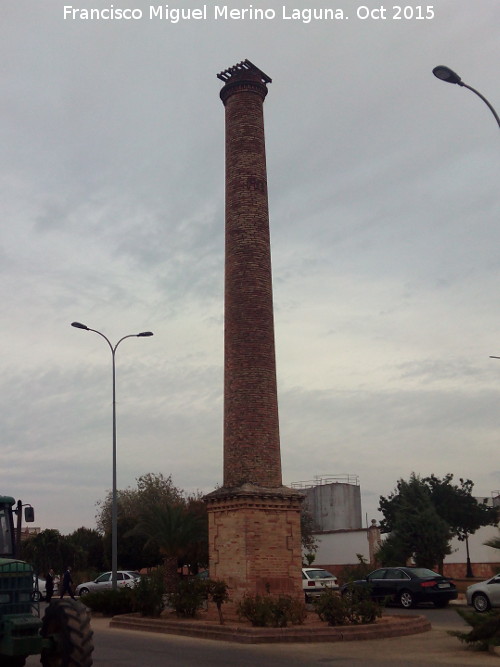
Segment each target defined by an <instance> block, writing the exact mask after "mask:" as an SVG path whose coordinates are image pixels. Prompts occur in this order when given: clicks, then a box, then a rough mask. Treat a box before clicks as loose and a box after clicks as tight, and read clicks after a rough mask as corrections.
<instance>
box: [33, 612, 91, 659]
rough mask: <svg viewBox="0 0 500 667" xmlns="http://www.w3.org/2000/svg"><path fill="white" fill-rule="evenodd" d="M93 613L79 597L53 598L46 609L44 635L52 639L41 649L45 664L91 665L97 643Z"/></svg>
mask: <svg viewBox="0 0 500 667" xmlns="http://www.w3.org/2000/svg"><path fill="white" fill-rule="evenodd" d="M93 634H94V633H93V632H92V630H91V629H90V616H89V613H88V611H87V608H86V607H85V605H83V604H82V603H81V602H79V601H77V600H72V599H69V600H54V601H52V602H51V603H50V605H49V606H48V607H47V609H46V611H45V616H44V617H43V621H42V637H44V638H49V639H51V646H50V648H44V649H42V655H41V658H40V662H41V663H42V665H43V667H91V665H92V664H93V661H92V651H93V650H94V644H93V641H92V635H93Z"/></svg>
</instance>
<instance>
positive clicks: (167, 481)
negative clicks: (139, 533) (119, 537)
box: [96, 473, 186, 533]
mask: <svg viewBox="0 0 500 667" xmlns="http://www.w3.org/2000/svg"><path fill="white" fill-rule="evenodd" d="M135 481H136V483H137V488H136V489H131V488H130V487H129V488H127V489H124V490H117V492H116V496H117V506H118V518H120V516H121V517H125V516H126V517H128V518H134V519H136V520H137V519H139V517H140V514H141V507H142V506H143V505H155V504H158V503H161V502H164V503H168V504H170V503H172V502H173V503H177V502H182V501H183V500H184V499H185V496H186V494H185V493H184V491H183V490H182V489H178V488H177V487H175V486H174V484H173V482H172V476H171V475H169V476H168V477H164V476H163V474H162V473H157V474H155V473H147V474H146V475H141V476H140V477H137V479H136V480H135ZM112 502H113V494H112V492H111V491H108V493H107V495H106V497H105V498H104V500H98V501H97V503H96V507H97V514H96V523H97V530H99V532H101V533H111V507H112Z"/></svg>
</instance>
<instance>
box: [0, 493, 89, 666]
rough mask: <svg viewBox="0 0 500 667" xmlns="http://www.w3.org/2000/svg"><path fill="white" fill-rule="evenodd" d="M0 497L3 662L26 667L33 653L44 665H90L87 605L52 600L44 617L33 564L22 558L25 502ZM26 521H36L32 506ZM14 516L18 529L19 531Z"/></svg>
mask: <svg viewBox="0 0 500 667" xmlns="http://www.w3.org/2000/svg"><path fill="white" fill-rule="evenodd" d="M15 504H16V501H15V500H14V498H11V497H10V496H0V665H1V667H23V665H25V664H26V658H27V657H28V656H30V655H40V662H41V663H42V665H43V666H44V667H90V665H92V651H93V650H94V645H93V642H92V634H93V633H92V630H91V629H90V616H89V613H88V611H87V609H86V607H85V606H84V605H83V604H82V603H81V602H79V601H77V600H73V599H71V598H70V599H61V600H59V599H57V600H53V601H51V602H50V604H49V605H47V608H46V610H45V615H44V617H43V619H41V618H40V603H39V602H38V600H36V601H35V599H36V598H37V597H38V596H36V595H34V593H35V592H36V586H35V584H34V573H33V568H32V567H31V565H29V564H28V563H24V562H23V561H20V560H17V558H16V554H17V553H18V552H19V545H20V541H21V522H22V510H23V505H22V503H21V501H19V502H18V503H17V505H16V508H15V509H14V505H15ZM24 510H25V511H24V517H25V521H27V522H28V521H34V511H33V508H32V507H31V506H29V505H28V506H26V507H25V508H24ZM14 515H17V517H16V518H17V528H16V531H14Z"/></svg>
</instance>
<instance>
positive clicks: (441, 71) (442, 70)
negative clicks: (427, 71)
mask: <svg viewBox="0 0 500 667" xmlns="http://www.w3.org/2000/svg"><path fill="white" fill-rule="evenodd" d="M432 73H433V74H434V76H435V77H437V78H438V79H441V81H446V83H458V84H461V83H462V79H461V78H460V77H459V76H458V74H457V73H456V72H454V71H453V70H452V69H450V68H449V67H446V65H438V66H437V67H435V68H434V69H433V70H432Z"/></svg>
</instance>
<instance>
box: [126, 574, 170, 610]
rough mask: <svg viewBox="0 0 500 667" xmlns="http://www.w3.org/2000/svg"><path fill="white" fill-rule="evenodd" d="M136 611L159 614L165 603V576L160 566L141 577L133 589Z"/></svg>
mask: <svg viewBox="0 0 500 667" xmlns="http://www.w3.org/2000/svg"><path fill="white" fill-rule="evenodd" d="M132 593H133V600H134V603H135V611H138V612H140V613H141V615H142V616H153V617H154V616H159V615H160V614H161V612H162V611H163V609H164V607H165V604H164V599H165V577H164V574H163V570H162V569H161V568H160V569H158V570H156V571H155V572H153V573H152V574H150V575H147V576H143V577H141V578H140V580H139V581H138V583H137V584H136V585H135V587H134V588H133V589H132Z"/></svg>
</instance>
